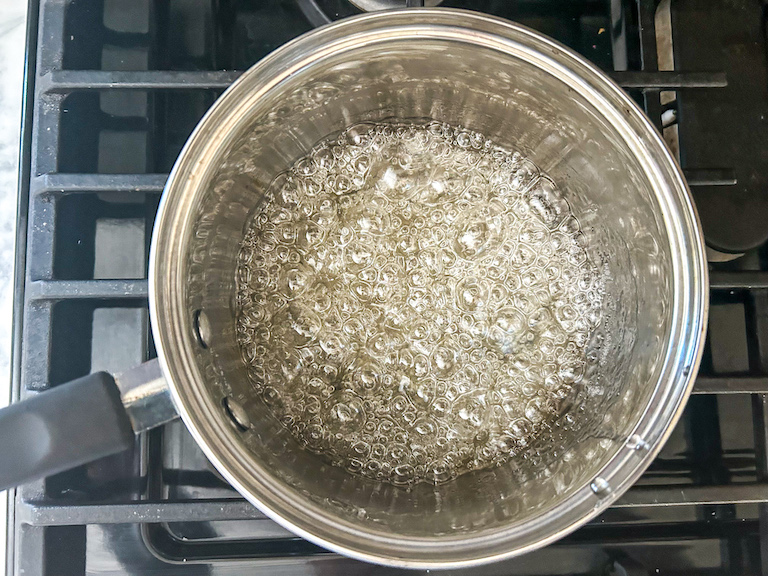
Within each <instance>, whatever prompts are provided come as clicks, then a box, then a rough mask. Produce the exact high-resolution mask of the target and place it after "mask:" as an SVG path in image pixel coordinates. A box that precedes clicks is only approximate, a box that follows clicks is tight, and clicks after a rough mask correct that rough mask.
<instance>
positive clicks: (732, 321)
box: [8, 0, 768, 576]
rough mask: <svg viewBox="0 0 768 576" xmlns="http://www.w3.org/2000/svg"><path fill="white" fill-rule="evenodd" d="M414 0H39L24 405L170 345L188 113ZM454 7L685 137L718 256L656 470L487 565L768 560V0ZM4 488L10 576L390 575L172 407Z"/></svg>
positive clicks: (536, 1) (194, 117)
mask: <svg viewBox="0 0 768 576" xmlns="http://www.w3.org/2000/svg"><path fill="white" fill-rule="evenodd" d="M422 3H423V2H419V1H416V0H400V1H399V2H398V1H396V0H354V1H352V0H262V1H260V2H255V1H248V0H170V1H161V0H135V1H133V2H122V1H120V0H92V1H88V2H86V1H83V0H31V2H30V18H29V31H28V55H29V57H28V62H27V76H26V96H25V104H24V106H25V115H24V126H23V150H22V152H23V153H22V176H21V192H20V212H19V227H18V230H19V237H18V244H17V246H18V248H17V250H18V254H17V287H16V288H17V291H16V301H15V323H14V337H15V341H14V344H15V349H14V394H15V398H16V399H18V398H25V397H28V396H31V395H34V394H36V393H37V392H39V391H42V390H45V389H47V388H49V387H52V386H56V385H58V384H60V383H63V382H66V381H68V380H71V379H73V378H77V377H79V376H82V375H85V374H88V373H90V372H95V371H98V370H109V371H113V372H119V371H121V370H124V369H126V368H129V367H131V366H133V365H135V364H137V363H140V362H142V361H144V360H147V359H149V358H152V357H154V356H155V355H156V354H155V350H154V346H153V342H152V337H151V334H150V331H149V320H148V309H147V296H148V289H147V280H146V277H147V253H148V246H149V238H150V235H151V230H152V223H153V220H154V215H155V212H156V209H157V205H158V201H159V198H160V194H161V192H162V188H163V185H164V182H165V179H166V176H167V173H168V171H169V170H170V168H171V166H172V165H173V162H174V160H175V158H176V156H177V155H178V153H179V151H180V150H181V147H182V146H183V144H184V142H185V140H186V138H187V136H188V135H189V133H190V132H191V130H192V129H193V127H194V126H195V124H196V123H197V122H198V120H199V119H200V118H201V117H202V115H203V114H204V113H205V111H206V110H207V109H208V107H209V106H210V105H211V104H212V103H213V102H214V100H215V99H216V98H217V97H218V96H219V95H220V94H221V92H222V91H223V90H225V89H226V87H227V86H228V85H229V84H230V83H231V82H232V81H233V80H234V79H235V78H237V76H238V75H239V74H240V73H241V72H242V71H243V70H245V69H247V68H248V67H249V66H250V65H252V64H253V63H254V62H256V61H257V60H259V59H260V58H262V57H263V56H265V55H266V54H268V53H270V52H271V51H272V50H274V49H276V48H277V47H279V46H280V45H282V44H284V43H285V42H287V41H289V40H291V39H292V38H294V37H296V36H298V35H300V34H302V33H304V32H306V31H308V30H310V29H312V28H313V27H315V26H319V25H322V24H324V23H327V22H330V21H333V20H336V19H339V18H343V17H346V16H350V15H353V14H358V13H360V11H361V9H366V8H388V7H390V6H393V5H401V6H405V5H406V4H407V5H420V4H422ZM438 3H439V4H441V5H442V6H450V7H459V8H468V9H474V10H478V11H481V12H486V13H488V14H494V15H497V16H500V17H503V18H507V19H510V20H514V21H516V22H520V23H522V24H524V25H527V26H529V27H531V28H534V29H536V30H538V31H540V32H543V33H545V34H548V35H550V36H552V37H554V38H555V39H557V40H559V41H560V42H562V43H564V44H566V45H568V46H570V47H571V48H573V49H574V50H576V51H578V52H579V53H581V54H583V55H584V56H585V57H587V58H589V59H590V60H592V61H593V62H594V63H595V64H596V65H598V66H599V67H601V68H602V69H604V70H605V71H606V72H608V73H609V74H610V75H612V76H613V77H614V79H615V80H616V81H617V82H618V83H619V84H620V85H621V86H622V87H624V88H625V89H626V90H627V91H628V92H629V93H630V94H631V95H632V96H633V97H634V98H635V99H636V100H637V101H638V102H639V103H640V104H641V105H642V106H643V107H644V109H645V110H646V112H647V113H648V115H649V117H650V118H651V120H652V121H653V122H654V123H655V124H656V126H657V128H658V129H659V130H660V131H662V132H663V134H664V136H665V138H666V139H667V141H668V142H669V144H670V146H671V147H672V148H673V150H675V151H677V153H678V155H679V158H680V161H681V165H682V167H683V169H684V171H685V173H686V177H687V178H688V181H689V184H690V186H691V188H692V191H693V194H694V197H695V200H696V204H697V208H698V210H699V213H700V215H701V217H702V221H703V226H704V232H705V236H706V239H707V243H708V246H709V248H710V257H711V263H710V272H711V287H712V297H711V319H710V326H709V336H708V342H707V346H706V351H705V358H704V361H703V365H702V369H701V372H700V375H699V377H698V379H697V381H696V386H695V389H694V396H693V397H692V398H691V400H690V402H689V404H688V407H687V409H686V412H685V415H684V418H683V419H682V421H681V422H680V424H679V425H678V426H677V428H676V429H675V431H674V433H673V434H672V437H671V438H670V440H669V442H668V443H667V445H666V446H665V448H664V450H663V451H662V453H661V454H660V455H659V457H658V458H657V459H656V461H655V462H654V464H653V465H652V466H651V468H650V469H649V470H648V472H647V473H646V474H645V475H644V476H643V477H642V479H641V480H640V481H639V482H638V484H637V485H636V486H635V487H634V488H632V489H631V490H630V491H629V492H628V493H627V494H626V495H625V496H624V497H623V498H622V499H621V500H619V501H618V503H617V504H616V505H615V506H613V507H612V508H610V509H609V510H607V511H606V512H605V513H604V514H603V515H602V516H600V517H598V518H597V519H596V520H594V521H592V522H590V523H589V524H588V525H586V526H584V527H583V528H581V529H580V530H579V531H577V532H575V533H574V534H572V535H570V536H568V537H567V538H565V539H563V540H561V541H560V542H558V543H556V544H554V545H551V546H549V547H548V548H546V549H544V550H540V551H538V552H534V553H531V554H528V555H526V556H523V557H522V558H517V559H514V560H511V561H507V562H502V563H498V564H494V565H490V566H486V567H483V568H481V569H474V570H472V571H471V573H472V574H489V575H490V574H542V575H544V574H547V575H548V574H596V575H597V574H599V575H604V574H615V575H625V574H626V575H629V574H632V575H639V574H664V573H675V574H704V573H715V572H717V573H722V572H728V573H734V574H752V573H766V574H768V458H767V456H766V446H767V445H768V252H767V251H766V246H767V244H766V240H767V239H768V194H766V191H765V190H766V184H768V182H766V179H768V120H766V116H767V115H768V81H767V80H766V75H768V64H767V60H766V57H767V55H768V52H766V37H765V30H766V12H765V8H764V7H762V6H761V5H760V3H758V2H750V1H747V0H732V1H731V2H729V3H727V4H726V3H722V2H716V1H714V0H675V1H670V0H661V2H656V1H655V0H569V1H567V2H564V1H561V0H515V1H514V2H513V1H510V0H455V1H453V0H444V1H442V2H437V1H435V0H432V1H429V0H428V1H427V2H426V4H427V5H430V4H431V5H434V4H438ZM30 441H31V442H33V441H34V439H31V440H30ZM10 503H11V505H10V510H11V513H10V517H9V542H8V546H9V556H8V558H9V560H8V574H11V575H14V576H17V575H18V576H20V575H22V574H26V575H29V574H41V575H48V574H51V575H54V574H55V575H57V576H64V575H66V576H69V575H81V574H113V575H127V574H135V575H143V574H153V575H156V576H159V575H163V574H168V575H170V574H173V575H196V574H210V575H214V574H216V575H224V574H233V575H234V574H238V575H239V574H242V573H244V572H247V573H250V574H261V573H263V574H277V573H279V574H285V575H294V574H319V575H322V576H330V575H333V574H345V575H346V574H350V575H352V574H369V573H376V574H385V573H386V574H389V573H394V572H396V571H395V570H391V569H384V568H381V567H374V566H371V565H368V564H364V563H361V562H357V561H353V560H348V559H345V558H342V557H340V556H338V555H335V554H331V553H328V552H326V551H324V550H322V549H320V548H318V547H316V546H314V545H312V544H309V543H307V542H305V541H304V540H302V539H300V538H297V537H295V536H293V535H292V534H290V533H288V532H286V531H285V530H284V529H283V528H281V527H279V526H278V525H276V524H275V523H273V522H272V521H270V520H268V519H267V518H265V517H264V516H263V515H262V514H261V513H259V512H258V511H257V510H256V509H255V508H253V507H252V506H251V505H250V504H248V503H247V502H245V501H244V500H243V499H242V498H241V497H240V496H239V495H238V494H237V493H236V492H235V491H234V490H233V489H232V488H231V487H230V486H228V484H227V483H226V482H225V481H224V480H223V479H222V478H221V477H220V476H219V475H218V474H217V473H216V472H215V471H214V470H213V468H212V467H211V466H210V465H209V463H208V462H207V461H206V459H205V457H204V456H203V454H202V453H201V452H200V450H199V449H198V448H197V446H196V444H195V442H194V441H193V440H192V438H191V436H189V434H188V433H187V431H186V429H185V428H184V426H183V425H182V424H181V423H180V422H175V423H172V424H169V425H166V426H165V427H164V428H163V429H161V430H155V431H152V432H150V433H147V434H145V435H143V436H142V437H141V438H140V439H138V440H137V442H136V445H135V447H134V449H133V450H132V451H130V452H127V453H123V454H119V455H116V456H112V457H109V458H105V459H102V460H99V461H96V462H94V463H92V464H89V465H86V466H81V467H79V468H76V469H74V470H70V471H67V472H64V473H61V474H58V475H56V476H53V477H50V478H48V479H46V480H44V481H40V482H36V483H33V484H29V485H26V486H22V487H20V488H19V489H17V490H15V491H13V492H12V493H11V494H10ZM459 572H460V571H459ZM466 572H467V573H469V571H466Z"/></svg>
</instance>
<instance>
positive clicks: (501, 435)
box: [235, 85, 606, 486]
mask: <svg viewBox="0 0 768 576" xmlns="http://www.w3.org/2000/svg"><path fill="white" fill-rule="evenodd" d="M318 86H320V85H318ZM320 87H321V86H320ZM235 280H236V284H237V293H236V298H235V301H236V307H237V312H236V334H237V340H238V344H239V346H240V351H241V355H242V358H243V360H244V362H245V364H246V368H247V377H248V381H249V382H250V383H251V385H252V386H253V387H254V391H255V393H257V394H258V395H259V397H260V398H261V400H262V401H263V402H264V405H265V406H266V407H267V409H268V410H269V411H270V412H271V413H272V414H273V415H274V416H275V417H276V418H277V419H278V421H280V422H281V423H282V424H283V425H284V426H285V427H286V428H287V429H288V430H290V432H291V433H292V434H293V435H294V436H295V437H296V439H297V441H298V442H299V443H300V444H301V445H302V446H305V447H306V449H308V450H310V451H312V452H314V453H317V454H319V455H321V456H322V457H323V458H324V459H325V460H326V461H328V462H330V463H331V464H333V465H336V466H340V467H342V468H343V469H345V470H347V471H348V472H349V473H350V474H357V475H363V476H366V477H368V478H371V479H374V480H377V481H385V482H389V483H391V484H394V485H397V486H409V485H411V484H414V483H416V482H429V483H434V484H439V483H442V482H447V481H450V480H452V479H453V478H455V477H456V476H458V475H460V474H463V473H465V472H468V471H470V470H475V469H480V468H485V467H489V466H498V465H500V464H503V463H504V462H506V461H507V460H508V459H510V458H512V457H525V458H529V457H531V456H530V455H529V454H528V453H527V452H524V451H525V450H528V448H529V447H530V446H532V445H533V440H534V438H535V437H536V436H537V435H538V434H539V433H541V431H542V430H543V429H544V428H545V427H546V426H550V425H552V423H553V422H554V421H555V420H554V419H555V418H556V417H557V415H558V412H557V410H559V408H558V407H561V406H563V405H564V399H566V398H568V397H570V396H571V395H572V394H571V391H572V389H574V388H575V387H577V386H579V387H583V388H584V390H585V391H586V393H587V394H588V395H593V396H600V395H604V394H605V393H606V387H605V385H604V384H602V383H601V382H598V381H596V380H595V379H594V378H593V379H591V380H590V381H587V377H586V376H585V374H587V372H586V367H587V366H588V365H594V364H595V363H597V362H599V361H600V348H599V345H596V344H595V343H596V342H597V341H598V338H597V336H595V334H597V332H596V330H597V329H598V327H599V326H600V325H601V323H602V322H603V317H602V310H603V297H604V296H603V295H604V277H603V274H602V273H601V270H600V269H599V268H598V267H596V266H595V265H594V264H593V263H592V262H591V260H590V258H589V256H588V254H587V252H586V251H585V249H584V238H583V234H582V232H581V227H580V224H579V221H578V219H577V218H576V217H575V215H574V214H573V213H572V212H571V209H570V206H569V204H568V202H567V194H566V191H564V190H560V189H558V188H557V186H556V185H555V183H554V182H553V181H552V180H551V179H549V178H548V177H547V176H546V175H544V174H541V173H540V171H539V170H538V168H537V167H536V166H535V165H534V164H533V163H531V162H530V161H529V160H528V159H526V158H525V157H523V156H522V155H521V154H520V153H518V152H515V151H511V150H506V149H503V148H501V147H498V146H495V145H494V144H493V143H492V142H490V141H489V140H487V139H486V138H485V137H484V136H483V135H482V134H478V133H476V132H473V131H471V130H465V129H463V128H455V127H453V126H450V125H448V124H444V123H441V122H428V123H425V124H423V123H422V124H420V123H398V122H386V123H379V124H376V123H365V124H358V125H355V126H352V127H350V128H348V129H346V130H344V131H343V132H342V133H341V134H340V135H339V136H338V137H332V138H329V139H327V140H325V141H323V142H321V143H320V144H319V145H318V146H316V147H315V148H314V149H313V150H312V152H310V153H309V154H308V155H307V156H305V157H304V158H301V159H299V160H298V161H297V162H296V163H295V164H294V165H293V166H292V167H291V168H290V169H289V170H288V171H286V172H285V173H283V174H281V175H279V176H278V177H277V178H275V180H274V182H273V183H272V185H271V186H270V188H269V190H268V193H267V199H266V202H265V203H264V204H263V205H262V206H261V207H260V208H259V211H258V212H256V213H254V215H253V217H252V220H251V223H250V225H249V226H248V227H247V229H246V232H245V236H244V238H243V241H242V244H241V247H240V252H239V254H238V259H237V270H236V274H235ZM563 418H564V419H565V420H566V421H568V419H569V418H570V419H571V421H572V420H573V419H574V418H575V416H574V414H573V413H571V412H567V411H566V412H565V413H564V414H563Z"/></svg>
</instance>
